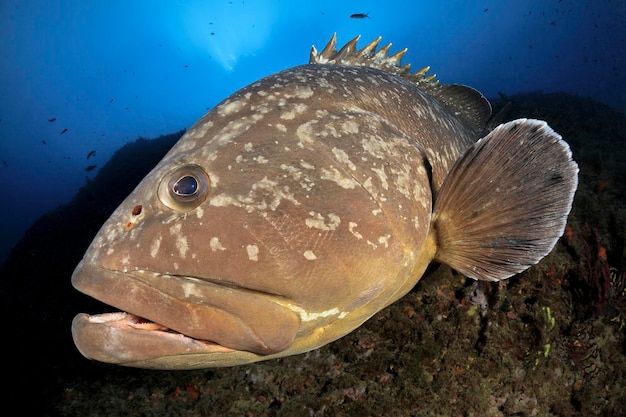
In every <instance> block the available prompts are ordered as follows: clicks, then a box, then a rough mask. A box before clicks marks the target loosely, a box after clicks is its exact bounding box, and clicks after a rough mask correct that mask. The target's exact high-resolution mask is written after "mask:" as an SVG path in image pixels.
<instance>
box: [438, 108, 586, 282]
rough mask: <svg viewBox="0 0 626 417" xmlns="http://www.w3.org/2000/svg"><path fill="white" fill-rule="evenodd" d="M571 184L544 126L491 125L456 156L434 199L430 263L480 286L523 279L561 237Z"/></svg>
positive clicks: (524, 122)
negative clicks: (433, 246) (517, 277)
mask: <svg viewBox="0 0 626 417" xmlns="http://www.w3.org/2000/svg"><path fill="white" fill-rule="evenodd" d="M577 183H578V166H577V165H576V162H574V161H573V160H572V153H571V151H570V148H569V146H568V144H567V143H566V142H565V141H563V140H562V139H561V136H559V135H558V134H557V133H555V132H554V131H553V130H552V129H551V128H550V127H549V126H548V125H547V123H546V122H543V121H539V120H531V119H518V120H514V121H512V122H509V123H505V124H501V125H499V126H498V127H496V128H495V129H494V130H493V131H492V132H491V133H489V134H488V135H487V136H485V137H484V138H482V139H480V140H479V141H478V142H476V143H475V144H474V145H473V146H471V147H470V148H469V149H468V150H467V151H466V152H465V153H464V154H463V155H462V157H461V158H460V159H459V160H458V161H457V162H456V164H455V165H454V167H453V168H452V169H451V170H450V173H449V174H448V176H447V177H446V179H445V181H444V183H443V185H442V187H441V189H440V190H439V192H438V193H437V196H436V199H435V205H434V233H435V236H436V237H435V238H436V240H437V248H438V249H437V254H436V255H435V260H436V261H439V262H442V263H445V264H447V265H449V266H451V267H452V268H454V269H456V270H457V271H459V272H461V273H462V274H464V275H466V276H468V277H470V278H474V279H481V280H488V281H498V280H501V279H505V278H508V277H510V276H512V275H514V274H517V273H519V272H522V271H524V270H525V269H527V268H528V267H530V266H531V265H534V264H536V263H538V262H539V261H540V260H541V259H542V258H543V257H544V256H546V255H547V254H548V253H549V252H550V251H551V250H552V248H553V247H554V245H555V244H556V242H557V240H558V239H559V238H560V237H561V235H562V234H563V232H564V229H565V223H566V221H567V216H568V214H569V212H570V210H571V208H572V201H573V199H574V193H575V191H576V187H577Z"/></svg>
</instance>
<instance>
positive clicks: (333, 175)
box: [320, 166, 357, 190]
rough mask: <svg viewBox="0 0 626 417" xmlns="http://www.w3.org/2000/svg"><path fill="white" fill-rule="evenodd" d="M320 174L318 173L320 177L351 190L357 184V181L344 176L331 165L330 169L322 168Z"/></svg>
mask: <svg viewBox="0 0 626 417" xmlns="http://www.w3.org/2000/svg"><path fill="white" fill-rule="evenodd" d="M321 171H322V175H320V179H322V180H328V181H332V182H334V183H336V184H337V185H338V186H340V187H341V188H345V189H346V190H352V189H354V187H356V186H357V182H356V181H355V180H354V179H353V178H350V177H346V176H344V175H343V174H342V173H341V172H339V170H338V169H337V168H335V167H333V166H331V167H330V169H326V168H322V169H321Z"/></svg>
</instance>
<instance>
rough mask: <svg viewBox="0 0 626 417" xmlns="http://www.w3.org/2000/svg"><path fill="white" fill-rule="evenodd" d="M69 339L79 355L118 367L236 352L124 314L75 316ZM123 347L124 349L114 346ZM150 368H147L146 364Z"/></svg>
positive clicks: (81, 314) (83, 314) (82, 314)
mask: <svg viewBox="0 0 626 417" xmlns="http://www.w3.org/2000/svg"><path fill="white" fill-rule="evenodd" d="M72 338H73V339H74V343H75V345H76V347H77V348H78V350H79V352H80V353H81V354H82V355H83V356H85V357H87V358H90V359H95V360H98V361H101V362H107V363H115V364H119V365H132V364H133V363H137V362H143V363H148V364H149V362H150V361H151V360H154V359H158V358H163V357H168V356H177V355H180V354H181V352H182V353H184V354H185V355H194V354H195V355H198V354H203V355H206V354H225V353H232V352H236V350H234V349H230V348H227V347H224V346H221V345H219V344H217V343H213V342H210V341H206V340H198V339H194V338H191V337H189V336H185V335H184V334H181V333H178V332H174V331H172V330H171V329H168V328H166V327H163V326H161V325H159V324H156V323H153V322H146V321H145V320H144V319H142V318H141V317H139V316H135V315H133V314H130V313H126V312H114V313H103V314H96V315H88V314H85V313H80V314H77V315H76V317H74V319H73V320H72ZM120 345H121V346H124V349H123V350H120V349H116V348H115V347H116V346H120ZM148 366H149V365H148Z"/></svg>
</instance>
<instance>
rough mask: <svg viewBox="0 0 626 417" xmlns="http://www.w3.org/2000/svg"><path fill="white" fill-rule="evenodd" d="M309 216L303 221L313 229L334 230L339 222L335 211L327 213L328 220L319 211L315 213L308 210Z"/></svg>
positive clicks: (339, 219)
mask: <svg viewBox="0 0 626 417" xmlns="http://www.w3.org/2000/svg"><path fill="white" fill-rule="evenodd" d="M309 216H311V217H309V218H307V219H305V220H304V223H305V224H306V225H307V226H309V227H313V228H315V229H320V230H335V229H337V227H338V226H339V223H341V218H340V217H339V216H337V215H336V214H335V213H329V214H328V221H326V219H325V218H324V216H322V215H321V214H320V213H316V212H314V211H310V212H309Z"/></svg>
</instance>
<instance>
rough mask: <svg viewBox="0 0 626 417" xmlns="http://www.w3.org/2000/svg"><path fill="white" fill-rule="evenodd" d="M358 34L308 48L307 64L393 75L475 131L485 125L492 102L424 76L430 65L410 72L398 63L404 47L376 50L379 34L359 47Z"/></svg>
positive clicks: (455, 86)
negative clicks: (340, 42) (339, 45)
mask: <svg viewBox="0 0 626 417" xmlns="http://www.w3.org/2000/svg"><path fill="white" fill-rule="evenodd" d="M360 37H361V36H357V37H355V38H354V39H352V40H350V41H349V42H348V43H346V44H345V45H344V46H343V47H342V48H341V49H340V50H339V51H337V48H336V47H337V35H336V34H333V36H332V37H331V38H330V41H328V43H327V44H326V46H325V47H324V49H323V50H322V52H318V51H317V49H316V48H315V46H312V47H311V53H310V57H309V63H310V64H331V65H332V64H339V65H356V66H365V67H371V68H377V69H380V70H383V71H386V72H389V73H391V74H395V75H397V76H399V77H402V78H404V79H405V80H408V81H410V82H412V83H413V84H415V85H416V86H417V87H418V88H419V89H420V90H422V91H424V92H425V93H427V94H429V95H431V96H433V97H435V98H436V99H438V100H439V101H441V102H442V103H443V104H445V105H446V106H447V107H449V108H450V109H451V110H452V111H453V112H454V113H455V114H457V116H459V118H461V119H462V120H463V121H465V122H466V123H467V124H468V125H469V126H470V127H472V128H473V129H474V130H475V131H476V132H480V131H482V130H483V129H484V128H485V125H486V124H487V120H489V117H491V105H490V104H489V101H488V100H487V99H486V98H485V97H484V96H483V95H482V94H481V93H479V92H478V91H476V90H474V89H473V88H471V87H467V86H463V85H457V84H450V85H440V84H439V81H437V80H435V74H433V75H426V73H427V72H428V71H429V70H430V67H424V68H422V69H421V70H419V71H416V72H411V64H404V65H402V64H401V61H402V56H403V55H404V54H405V53H406V51H407V48H404V49H401V50H400V51H398V52H396V53H394V54H393V55H389V48H391V44H390V43H388V44H387V45H385V46H382V47H381V48H380V49H378V51H376V47H377V46H378V44H379V42H380V40H381V39H382V37H380V36H379V37H378V38H376V39H374V40H373V41H372V42H370V43H368V44H367V45H365V46H364V47H363V48H361V49H358V48H357V46H356V43H357V41H358V40H359V38H360Z"/></svg>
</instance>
